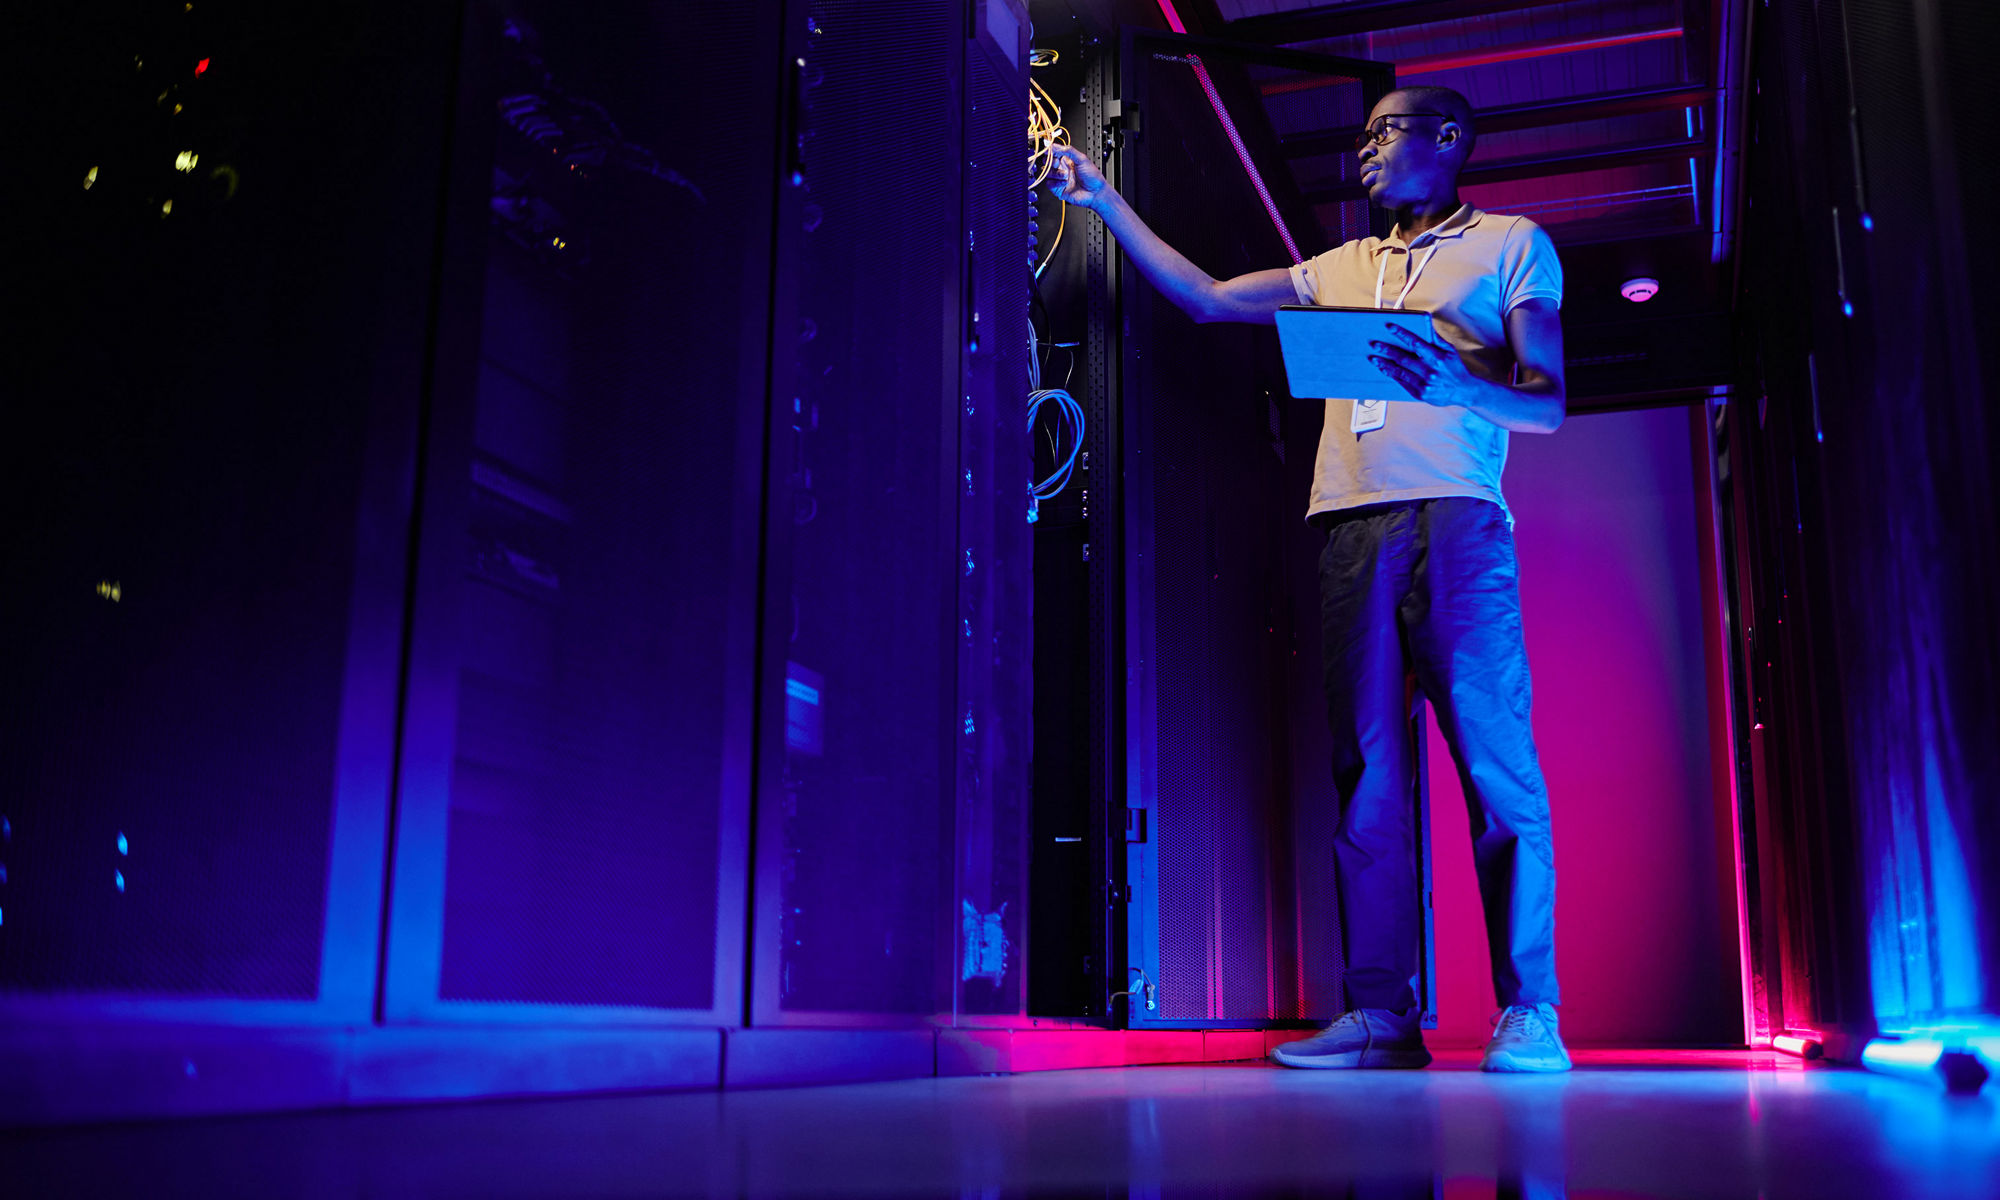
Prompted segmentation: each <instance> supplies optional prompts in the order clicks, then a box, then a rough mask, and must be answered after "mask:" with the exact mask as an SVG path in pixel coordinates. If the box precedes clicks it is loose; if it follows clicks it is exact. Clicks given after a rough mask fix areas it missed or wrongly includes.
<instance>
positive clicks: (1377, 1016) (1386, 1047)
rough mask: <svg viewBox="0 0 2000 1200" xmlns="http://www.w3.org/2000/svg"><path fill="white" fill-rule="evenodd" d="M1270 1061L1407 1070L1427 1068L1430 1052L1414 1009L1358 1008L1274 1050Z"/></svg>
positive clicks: (1322, 1068)
mask: <svg viewBox="0 0 2000 1200" xmlns="http://www.w3.org/2000/svg"><path fill="white" fill-rule="evenodd" d="M1271 1058H1272V1060H1273V1061H1274V1062H1277V1063H1278V1064H1279V1065H1281V1066H1287V1067H1307V1068H1315V1069H1321V1070H1324V1069H1328V1068H1335V1067H1391V1068H1405V1069H1407V1068H1414V1067H1427V1066H1429V1065H1430V1063H1431V1052H1430V1051H1428V1050H1426V1049H1424V1031H1423V1028H1422V1026H1421V1025H1419V1024H1418V1016H1417V1010H1416V1009H1414V1008H1412V1009H1411V1010H1410V1011H1409V1012H1407V1013H1394V1012H1390V1011H1389V1010H1388V1009H1385V1008H1357V1009H1355V1010H1353V1011H1352V1012H1347V1013H1343V1014H1341V1017H1340V1019H1339V1020H1337V1021H1335V1022H1334V1023H1333V1024H1331V1025H1329V1026H1327V1027H1326V1028H1325V1029H1324V1030H1321V1031H1320V1032H1319V1033H1316V1034H1314V1035H1313V1036H1311V1037H1309V1038H1305V1039H1303V1040H1300V1041H1296V1042H1286V1043H1285V1044H1284V1045H1282V1046H1279V1047H1277V1048H1275V1049H1273V1050H1272V1051H1271Z"/></svg>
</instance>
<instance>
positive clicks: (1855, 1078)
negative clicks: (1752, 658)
mask: <svg viewBox="0 0 2000 1200" xmlns="http://www.w3.org/2000/svg"><path fill="white" fill-rule="evenodd" d="M1577 1058H1578V1064H1577V1065H1578V1069H1577V1071H1576V1072H1575V1073H1574V1074H1571V1075H1567V1076H1493V1075H1482V1074H1480V1073H1479V1072H1478V1071H1476V1070H1475V1069H1474V1057H1473V1052H1471V1051H1458V1052H1452V1051H1447V1052H1445V1053H1444V1054H1443V1055H1441V1056H1440V1060H1439V1062H1438V1064H1437V1065H1436V1066H1434V1067H1433V1068H1432V1069H1430V1070H1428V1071H1413V1072H1388V1071H1384V1072H1369V1073H1349V1072H1306V1071H1285V1070H1281V1069H1277V1068H1273V1067H1269V1066H1266V1065H1264V1064H1261V1063H1241V1064H1232V1065H1228V1066H1220V1067H1214V1066H1211V1067H1142V1068H1126V1069H1108V1070H1081V1071H1051V1072H1045V1073H1039V1074H1025V1075H1013V1076H1005V1077H989V1078H955V1079H923V1080H912V1081H906V1082H896V1083H870V1084H856V1085H849V1086H840V1087H819V1088H796V1089H785V1090H774V1091H735V1092H701V1093H680V1094H674V1095H632V1096H610V1097H590V1098H580V1099H565V1100H545V1101H520V1102H494V1103H485V1104H468V1105H453V1106H427V1107H422V1108H409V1109H381V1110H374V1111H361V1112H345V1113H325V1114H306V1115H297V1116H279V1117H255V1118H244V1119H228V1120H203V1121H184V1122H172V1123H162V1124H153V1125H135V1126H123V1127H104V1128H96V1129H66V1130H55V1131H50V1132H43V1133H33V1134H26V1135H19V1136H16V1137H13V1138H11V1139H10V1140H7V1141H4V1142H0V1177H4V1178H6V1179H7V1180H8V1181H9V1189H8V1190H9V1192H10V1193H11V1194H14V1195H22V1196H28V1195H34V1196H57V1195H140V1194H144V1195H154V1196H164V1195H204V1196H218V1195H267V1196H297V1197H322V1196H323V1197H335V1196H363V1195H365V1196H371V1197H388V1196H406V1195H408V1196H419V1195H421V1196H485V1197H493V1196H716V1197H720V1196H732V1197H734V1196H743V1197H781V1196H856V1197H888V1196H938V1197H945V1196H949V1197H968V1196H971V1197H1036V1196H1065V1197H1076V1196H1093V1197H1112V1196H1116V1197H1127V1196H1146V1197H1167V1196H1189V1197H1193V1196H1200V1197H1209V1198H1216V1197H1263V1196H1335V1197H1338V1196H1348V1195H1354V1196H1368V1197H1388V1196H1393V1197H1401V1196H1405V1195H1408V1196H1412V1197H1430V1196H1439V1195H1441V1196H1445V1197H1461V1198H1468V1200H1469V1198H1471V1197H1489V1196H1510V1195H1525V1196H1535V1197H1554V1196H1568V1197H1578V1198H1581V1197H1612V1196H1633V1195H1644V1196H1663V1197H1681V1196H1687V1197H1696V1196H1702V1197H1708V1196H1715V1197H1721V1196H1731V1197H1749V1196H1758V1197H1762V1198H1764V1200H1783V1198H1786V1197H1814V1198H1819V1197H1842V1196H1856V1197H1869V1198H1871V1200H1904V1198H1916V1197H1932V1196H1935V1197H1952V1198H1953V1200H1976V1198H1978V1197H1985V1196H1996V1195H2000V1109H1996V1108H1995V1106H1994V1104H1993V1103H1992V1102H1991V1101H1990V1100H1976V1099H1974V1100H1960V1099H1954V1098H1952V1097H1948V1096H1946V1095H1944V1094H1943V1093H1942V1092H1940V1091H1932V1090H1927V1089H1925V1088H1923V1087H1919V1086H1915V1085H1913V1084H1911V1083H1909V1082H1905V1081H1901V1080H1896V1079H1889V1078H1884V1077H1882V1076H1878V1075H1873V1074H1870V1073H1867V1072H1862V1071H1855V1070H1846V1069H1841V1068H1832V1067H1821V1066H1818V1065H1816V1064H1806V1063H1802V1062H1800V1061H1799V1060H1797V1059H1791V1058H1786V1057H1782V1056H1776V1055H1772V1054H1770V1053H1763V1052H1749V1051H1685V1050H1682V1051H1638V1052H1634V1051H1615V1050H1596V1051H1592V1050H1583V1051H1579V1052H1578V1054H1577Z"/></svg>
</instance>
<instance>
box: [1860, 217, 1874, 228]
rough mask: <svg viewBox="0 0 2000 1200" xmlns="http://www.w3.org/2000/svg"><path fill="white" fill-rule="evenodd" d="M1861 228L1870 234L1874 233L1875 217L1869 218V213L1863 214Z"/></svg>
mask: <svg viewBox="0 0 2000 1200" xmlns="http://www.w3.org/2000/svg"><path fill="white" fill-rule="evenodd" d="M1861 228H1863V229H1866V230H1869V231H1870V232H1873V231H1874V229H1875V218H1874V217H1871V216H1869V215H1868V214H1867V213H1862V214H1861Z"/></svg>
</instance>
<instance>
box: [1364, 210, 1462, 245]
mask: <svg viewBox="0 0 2000 1200" xmlns="http://www.w3.org/2000/svg"><path fill="white" fill-rule="evenodd" d="M1485 215H1486V214H1485V213H1484V212H1481V211H1480V210H1479V209H1476V208H1474V207H1472V205H1471V204H1470V203H1466V204H1461V205H1459V206H1458V211H1457V212H1455V213H1453V214H1451V215H1450V216H1448V217H1446V218H1445V219H1444V220H1443V221H1442V222H1441V223H1439V224H1437V225H1434V226H1432V227H1431V228H1429V229H1426V230H1424V231H1423V232H1422V233H1420V234H1418V235H1417V240H1416V241H1415V242H1414V243H1412V244H1410V245H1408V246H1405V245H1404V244H1403V237H1402V234H1403V227H1402V226H1401V225H1398V226H1396V228H1395V229H1394V230H1392V231H1390V233H1389V236H1388V237H1386V238H1384V239H1382V240H1381V241H1380V242H1377V243H1376V244H1375V253H1377V254H1380V253H1381V252H1382V251H1384V250H1415V249H1416V248H1417V247H1418V246H1425V245H1429V244H1430V243H1431V242H1433V241H1440V240H1442V239H1444V238H1448V237H1457V236H1459V235H1460V234H1462V233H1464V232H1465V231H1466V230H1468V229H1470V228H1472V227H1473V226H1474V225H1477V224H1479V218H1481V217H1483V216H1485Z"/></svg>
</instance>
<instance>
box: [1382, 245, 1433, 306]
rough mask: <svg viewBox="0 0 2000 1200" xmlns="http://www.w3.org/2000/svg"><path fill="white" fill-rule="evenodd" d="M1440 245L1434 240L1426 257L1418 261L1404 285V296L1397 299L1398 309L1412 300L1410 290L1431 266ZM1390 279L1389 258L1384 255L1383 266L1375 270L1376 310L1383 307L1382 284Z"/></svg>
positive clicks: (1425, 252) (1425, 253) (1426, 251)
mask: <svg viewBox="0 0 2000 1200" xmlns="http://www.w3.org/2000/svg"><path fill="white" fill-rule="evenodd" d="M1439 244H1440V243H1439V242H1437V241H1436V240H1435V239H1433V240H1432V242H1431V244H1430V248H1429V249H1427V250H1425V251H1424V256H1423V257H1422V258H1421V259H1418V260H1417V269H1416V270H1414V271H1411V272H1410V278H1409V281H1408V282H1407V283H1405V284H1403V294H1402V295H1400V296H1398V297H1396V307H1397V308H1401V307H1403V301H1405V300H1408V299H1409V298H1410V289H1411V288H1413V287H1415V286H1417V278H1418V277H1419V276H1421V275H1422V274H1423V273H1424V268H1425V267H1428V266H1430V265H1431V255H1433V254H1436V253H1437V250H1438V246H1439ZM1388 278H1389V256H1388V255H1386V254H1384V255H1383V256H1382V265H1381V266H1379V267H1377V268H1376V269H1375V307H1376V308H1380V307H1382V284H1383V283H1384V282H1386V281H1387V280H1388Z"/></svg>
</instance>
